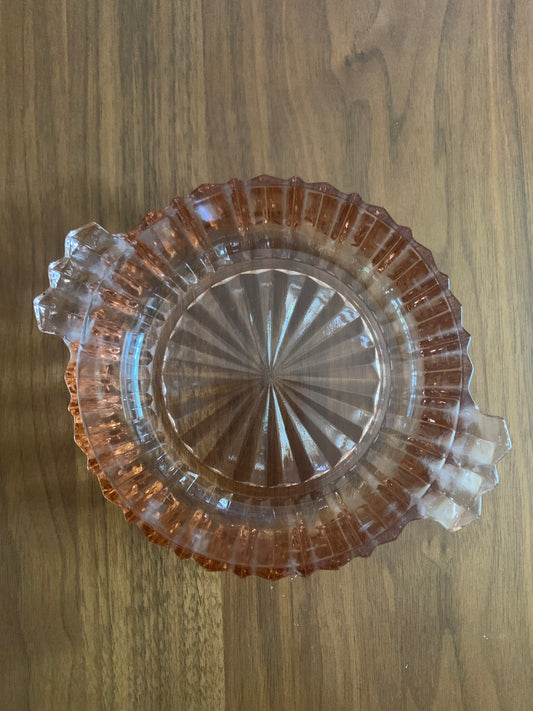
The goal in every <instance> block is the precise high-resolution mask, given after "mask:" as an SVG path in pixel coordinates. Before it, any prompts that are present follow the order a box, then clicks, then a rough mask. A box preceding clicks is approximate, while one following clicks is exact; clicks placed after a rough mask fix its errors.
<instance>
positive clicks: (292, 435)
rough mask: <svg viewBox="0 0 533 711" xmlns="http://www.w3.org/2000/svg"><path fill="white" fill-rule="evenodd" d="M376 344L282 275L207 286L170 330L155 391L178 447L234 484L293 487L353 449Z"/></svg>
mask: <svg viewBox="0 0 533 711" xmlns="http://www.w3.org/2000/svg"><path fill="white" fill-rule="evenodd" d="M379 389H380V370H379V365H378V356H377V352H376V347H375V343H374V340H373V335H372V333H371V331H370V330H369V327H368V325H367V323H366V322H365V320H364V319H363V318H362V317H361V314H360V313H359V312H358V310H357V309H356V307H355V306H354V305H353V304H351V303H349V302H348V301H347V300H346V299H345V298H344V297H342V296H341V295H339V293H337V292H336V291H335V290H334V289H332V288H330V287H328V286H327V285H326V284H324V283H323V282H319V281H318V280H316V279H314V278H313V277H310V276H308V275H307V274H304V273H299V272H295V271H287V270H283V269H260V270H255V271H251V270H250V271H247V272H243V273H240V274H237V275H235V276H233V277H230V278H227V279H225V280H224V281H223V282H220V283H219V284H215V285H214V286H211V288H210V289H209V291H207V292H205V293H204V294H202V295H201V296H199V297H198V298H197V299H196V301H194V302H193V303H192V304H191V305H190V306H189V308H188V309H187V311H186V312H185V313H184V314H183V315H182V316H181V318H180V319H179V320H178V322H177V324H176V326H175V328H174V331H173V333H172V335H171V337H170V339H169V341H168V345H167V350H166V353H165V357H164V363H163V392H164V395H165V401H166V407H167V409H168V414H169V416H170V419H171V421H172V423H173V425H174V427H175V429H176V433H177V435H178V437H179V438H181V440H182V441H183V443H184V444H185V445H186V446H187V448H188V449H189V450H191V451H192V452H193V453H194V454H195V456H196V457H198V459H199V460H200V461H202V462H203V463H204V464H205V465H207V466H209V467H211V468H213V469H215V470H217V471H218V472H219V473H220V474H222V475H223V476H225V477H229V478H230V479H233V480H234V481H237V482H241V483H245V484H254V485H258V486H278V485H289V484H296V483H300V482H302V481H306V480H307V479H310V478H312V477H315V476H318V475H320V474H322V473H324V472H326V471H328V470H330V469H331V468H332V467H334V466H335V465H336V464H337V463H338V462H339V461H340V460H341V459H342V458H343V457H345V456H346V455H347V454H348V453H350V452H351V451H353V450H354V448H357V446H358V444H359V443H360V442H361V439H362V437H363V436H364V433H365V432H366V430H367V429H368V428H369V426H370V424H371V422H372V420H373V418H374V415H375V412H376V407H377V397H378V393H379Z"/></svg>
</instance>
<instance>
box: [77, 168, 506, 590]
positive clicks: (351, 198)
mask: <svg viewBox="0 0 533 711" xmlns="http://www.w3.org/2000/svg"><path fill="white" fill-rule="evenodd" d="M271 185H274V186H276V187H279V186H281V185H284V186H290V187H301V188H303V189H308V190H309V189H312V190H316V191H319V192H323V193H324V194H327V195H331V196H333V197H335V198H337V199H341V200H344V201H346V202H348V203H353V204H355V205H357V207H358V208H360V209H361V210H363V211H365V212H367V213H368V214H370V215H372V216H374V217H375V218H377V219H379V220H380V221H381V222H383V223H384V224H385V225H386V226H388V227H389V228H390V229H392V230H395V231H397V232H398V233H399V234H400V235H402V236H403V237H404V238H405V239H406V240H407V241H408V242H409V243H410V244H411V245H412V247H413V248H414V250H415V251H416V252H417V253H418V255H419V257H420V258H421V259H422V260H423V261H424V262H425V263H426V264H427V266H428V267H429V268H430V269H431V271H432V272H433V274H434V276H435V278H436V279H437V281H438V282H439V284H440V286H441V288H442V290H443V294H444V296H445V298H446V300H447V301H448V304H449V308H450V312H451V314H452V316H453V318H454V320H455V324H456V328H457V333H458V335H459V339H460V342H461V345H462V346H463V347H464V356H463V377H464V381H465V386H464V387H463V390H462V395H461V403H460V409H461V410H462V409H463V408H465V407H472V408H476V405H475V402H474V400H473V398H472V396H471V394H470V391H469V388H470V382H471V378H472V374H473V364H472V361H471V359H470V355H469V353H468V348H469V345H470V339H471V337H470V334H469V333H468V332H467V331H466V330H465V329H464V328H463V326H462V306H461V304H460V302H459V301H458V300H457V298H456V297H455V296H454V295H453V294H452V293H451V291H450V285H449V278H448V276H447V275H446V274H444V273H443V272H441V271H439V270H438V268H437V266H436V264H435V260H434V257H433V255H432V253H431V251H430V250H429V249H428V248H427V247H424V246H423V245H422V244H420V243H419V242H418V241H417V240H416V239H415V238H414V237H413V234H412V231H411V229H410V228H409V227H406V226H402V225H398V224H397V223H396V222H395V221H394V220H393V219H392V217H391V216H390V214H389V213H388V212H387V210H385V209H384V208H382V207H378V206H375V205H371V204H369V203H367V202H366V201H364V200H363V199H362V198H361V196H360V195H359V194H358V193H344V192H342V191H340V190H337V189H336V188H334V187H333V186H332V185H331V184H329V183H326V182H318V183H308V182H306V181H303V180H302V179H300V178H298V177H292V178H290V179H288V180H283V179H279V178H275V177H273V176H270V175H259V176H256V177H254V178H251V179H249V180H238V179H235V178H234V179H232V180H230V181H228V182H226V183H203V184H201V185H199V186H198V187H197V188H196V189H195V190H193V191H192V192H191V193H189V195H187V196H185V197H176V198H174V199H173V200H172V201H171V203H170V205H173V206H180V207H181V206H183V207H187V203H188V201H190V200H195V199H199V198H205V197H209V196H211V195H213V194H214V193H217V192H219V191H220V190H224V189H235V188H244V187H245V186H248V187H256V186H262V187H268V186H271ZM165 209H166V208H163V209H161V210H156V211H151V212H148V213H147V214H146V215H145V216H144V217H143V219H142V220H141V222H140V223H139V225H138V227H137V228H136V229H135V230H132V231H130V232H128V233H127V234H126V235H124V236H125V237H126V239H127V240H128V241H129V242H130V243H131V241H132V240H134V239H135V237H136V235H138V234H139V233H140V232H142V231H143V230H145V229H147V228H148V227H150V226H151V225H153V224H154V223H155V222H157V221H158V220H159V219H161V218H162V217H164V216H165ZM67 345H68V347H69V349H70V355H71V357H70V361H69V364H68V366H67V369H66V372H65V380H66V383H67V387H68V389H69V391H70V394H71V400H70V404H69V408H68V409H69V411H70V412H71V414H72V416H73V418H74V439H75V442H76V443H77V445H78V446H79V448H80V449H81V450H82V452H84V454H85V455H86V456H87V466H88V469H89V471H91V472H93V473H94V474H95V475H96V476H97V478H98V480H99V482H100V486H101V489H102V493H103V495H104V497H105V498H106V499H108V500H109V501H111V502H112V503H114V504H115V505H117V506H119V508H121V510H122V511H123V513H124V516H125V518H126V520H127V521H129V522H130V523H134V524H135V525H136V526H137V527H138V528H140V530H141V531H142V532H143V533H144V535H145V536H146V537H147V538H148V540H149V541H150V542H151V543H154V544H156V545H159V546H162V547H166V548H168V547H170V548H172V549H173V550H174V552H175V553H176V555H177V556H178V557H179V558H182V559H183V558H192V559H193V560H194V561H196V562H197V563H199V564H200V565H201V566H202V567H204V568H205V569H206V570H208V571H224V570H231V571H233V572H234V573H235V574H236V575H237V576H239V577H246V576H248V575H257V576H258V577H262V578H266V579H268V580H277V579H280V578H283V577H286V576H287V575H291V574H298V575H302V576H306V575H309V574H311V573H312V572H314V571H315V570H336V569H338V568H339V567H341V566H343V565H345V564H346V563H348V562H349V561H350V560H351V559H352V558H354V557H361V556H362V557H368V556H369V555H370V554H371V553H372V551H373V550H374V549H375V548H376V546H378V545H381V544H383V543H386V542H391V541H393V540H395V539H396V538H397V537H398V536H399V534H400V533H401V531H402V530H403V528H404V527H405V525H406V524H407V523H409V522H410V521H412V520H415V519H417V518H421V517H422V516H421V514H420V511H419V508H418V505H416V504H415V505H413V506H411V507H410V508H409V509H408V510H407V512H406V513H405V514H404V516H403V517H401V518H400V519H399V520H398V522H397V524H396V525H394V526H393V527H391V528H389V529H387V530H386V531H385V532H384V534H382V536H381V537H378V538H377V539H374V540H370V541H369V542H368V544H366V545H365V546H362V547H359V548H357V549H354V550H352V551H349V552H347V553H346V554H343V555H342V556H337V557H332V558H328V559H323V560H320V561H316V562H310V563H309V564H308V565H302V566H299V567H297V568H292V567H291V568H289V567H284V568H281V567H280V568H256V567H254V568H251V567H247V566H242V565H235V564H231V563H226V562H222V561H218V560H214V559H210V558H206V557H205V556H202V555H200V554H198V553H194V552H193V551H191V550H189V549H186V548H183V547H181V546H175V545H173V544H172V543H171V542H170V541H169V540H167V539H165V538H164V537H163V536H162V535H161V534H160V533H159V532H157V531H156V530H155V529H154V528H152V527H151V526H150V525H148V524H147V523H145V522H143V521H142V520H141V519H140V518H139V517H138V516H137V515H136V514H135V513H133V512H132V511H131V510H130V509H129V508H128V507H126V506H124V505H123V503H122V502H121V500H120V498H119V496H118V494H117V493H116V491H115V490H114V488H113V487H112V485H111V484H110V482H109V481H108V479H107V478H106V476H105V474H104V472H103V471H102V469H101V468H100V466H99V464H98V462H97V461H96V459H95V457H94V455H93V452H92V448H91V445H90V443H89V439H88V437H87V434H86V432H85V429H84V426H83V423H82V418H81V414H80V410H79V406H78V399H77V386H76V366H77V352H78V343H77V342H75V343H70V344H67ZM498 419H500V418H498ZM502 422H503V420H502ZM504 425H505V423H504ZM454 438H455V435H454ZM507 449H510V443H509V442H508V447H507ZM504 454H505V452H504ZM502 456H503V454H502ZM491 488H492V487H491ZM435 489H437V490H438V487H437V485H436V484H435V483H434V484H432V485H431V487H430V488H429V489H428V492H432V491H435Z"/></svg>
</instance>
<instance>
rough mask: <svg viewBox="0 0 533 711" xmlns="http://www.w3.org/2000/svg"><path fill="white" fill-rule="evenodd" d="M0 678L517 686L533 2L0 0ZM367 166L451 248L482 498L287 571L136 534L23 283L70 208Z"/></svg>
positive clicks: (532, 686) (431, 694) (30, 696)
mask: <svg viewBox="0 0 533 711" xmlns="http://www.w3.org/2000/svg"><path fill="white" fill-rule="evenodd" d="M0 10H1V16H0V37H1V43H0V185H1V188H2V189H1V195H0V199H1V215H2V223H3V224H2V230H1V233H0V240H1V241H2V257H1V266H0V269H1V279H0V294H1V297H0V309H1V312H0V329H1V339H0V364H1V368H2V376H1V378H0V388H1V394H0V403H1V408H2V415H3V416H2V427H1V429H0V438H1V442H0V445H1V446H0V467H1V476H0V489H1V496H0V507H1V511H0V529H1V530H0V541H1V545H0V550H1V555H2V558H1V567H0V571H1V572H0V576H1V577H0V581H1V607H0V670H1V671H0V677H1V678H0V688H1V689H2V692H1V694H2V700H1V702H0V707H2V708H5V709H7V710H9V711H11V710H13V711H19V710H22V709H30V710H31V711H34V710H38V711H41V710H46V709H52V710H53V711H57V710H58V709H87V711H92V710H93V709H94V710H101V709H117V710H120V711H122V709H134V708H135V709H143V710H144V709H146V710H149V709H190V710H194V709H209V710H210V711H217V710H218V709H226V710H227V711H234V710H237V709H238V710H239V711H241V710H243V711H247V710H248V709H253V710H254V711H262V710H265V711H266V710H274V711H277V709H290V710H291V711H319V710H323V709H325V710H327V711H344V710H345V709H346V710H348V709H349V710H352V709H363V710H365V711H366V710H368V709H380V710H384V709H390V710H391V711H398V710H399V709H402V710H404V709H405V710H406V711H411V710H414V709H421V710H423V711H426V710H428V709H431V711H441V710H443V711H444V710H446V711H450V710H452V711H453V710H455V709H457V710H459V709H465V710H468V711H470V710H477V709H479V710H480V711H481V710H483V711H493V710H512V711H520V710H522V709H523V710H528V709H530V708H531V696H532V693H533V563H532V560H533V546H532V523H531V521H532V514H533V505H532V504H533V496H532V493H531V483H530V468H531V461H532V460H533V452H532V444H531V443H532V437H531V431H532V426H533V422H532V418H531V413H532V408H531V402H533V385H532V378H531V373H532V367H533V353H532V344H533V321H532V318H531V305H532V297H533V287H532V286H531V284H532V281H531V272H532V259H531V250H532V240H531V224H532V207H531V206H532V205H533V194H532V193H533V183H532V174H533V139H532V137H533V121H532V118H531V116H532V111H531V97H532V96H533V86H532V84H533V78H532V77H533V72H532V71H531V68H532V66H533V43H532V35H531V31H530V28H531V27H532V26H533V9H532V5H531V3H530V2H528V1H527V0H515V1H512V0H502V1H501V2H497V1H496V0H485V1H482V0H461V1H459V0H457V1H455V0H453V1H452V0H450V1H449V2H444V1H441V0H436V1H434V2H430V1H429V0H428V1H426V2H420V1H419V0H398V1H397V2H389V1H383V2H376V1H374V2H362V1H360V2H353V1H347V2H343V3H340V2H336V1H334V0H330V1H329V2H325V1H323V0H305V1H304V0H290V1H287V2H282V1H281V0H269V2H267V3H266V2H260V1H259V0H241V1H238V0H204V2H199V1H197V0H192V1H191V2H188V1H185V0H180V1H179V2H174V1H172V0H150V2H149V1H148V0H138V1H137V2H135V3H131V2H125V1H124V0H114V1H112V0H94V2H90V3H87V2H83V1H82V0H68V2H67V0H48V2H46V3H42V2H37V0H27V2H25V3H18V2H10V1H9V0H0ZM261 172H269V173H272V174H274V175H281V176H289V175H291V174H295V173H296V174H300V175H301V176H302V177H303V178H305V179H306V180H327V181H329V182H331V183H332V184H334V185H335V186H336V187H338V188H340V189H342V190H346V191H353V190H358V191H359V192H361V194H362V195H363V197H364V198H365V199H367V200H369V201H371V202H373V203H375V204H379V205H384V206H385V207H387V209H388V210H389V211H390V212H391V214H392V216H393V217H394V218H395V219H396V220H397V221H399V222H400V223H403V224H408V225H410V226H411V227H412V228H413V230H414V233H415V236H416V237H417V239H419V240H420V241H421V242H423V243H424V244H426V245H427V246H428V247H430V248H431V249H432V250H433V252H434V254H435V258H436V260H437V263H438V265H439V267H441V268H442V269H443V270H444V271H446V272H447V273H449V274H450V276H451V280H452V288H453V291H454V293H455V294H456V295H457V296H458V298H459V299H460V300H461V301H462V303H463V305H464V313H465V315H464V322H465V326H466V328H467V329H468V330H469V331H470V332H471V333H472V336H473V344H472V346H471V355H472V357H473V360H474V363H475V366H476V371H475V374H474V378H473V382H472V391H473V394H474V396H475V397H476V399H477V401H478V402H479V404H480V407H481V408H482V409H483V410H486V411H489V412H491V413H496V414H502V415H504V416H505V417H506V418H507V421H508V424H509V428H510V432H511V436H512V439H513V443H514V451H513V453H512V454H511V456H510V457H508V458H507V459H506V460H505V461H504V462H503V463H502V464H501V466H500V475H501V485H500V487H499V488H498V490H497V491H496V492H494V493H492V494H490V495H489V496H487V497H486V500H485V501H484V513H483V516H482V518H481V520H480V521H479V522H476V523H474V524H472V525H471V526H469V527H468V528H467V529H465V530H464V531H462V532H460V533H458V534H456V535H452V534H449V533H446V532H445V531H444V530H442V529H440V528H439V527H438V526H437V525H436V524H431V523H429V522H417V523H414V524H411V525H410V526H408V527H407V529H406V531H405V532H404V533H403V534H402V535H401V537H400V539H399V540H398V541H397V542H395V543H393V544H390V545H386V546H382V547H381V548H380V549H378V550H377V551H376V552H375V553H374V554H373V555H372V557H371V558H370V559H369V560H356V561H354V562H352V563H351V564H349V565H348V566H346V567H345V568H343V569H342V570H340V571H338V572H335V573H318V574H315V575H314V576H312V577H311V578H310V579H307V580H303V579H294V580H290V579H289V580H284V581H281V582H280V583H277V584H274V585H272V584H270V583H268V582H265V581H261V580H256V579H248V580H244V581H241V580H238V579H237V578H235V577H232V576H230V575H218V574H212V573H207V572H205V571H204V570H202V569H201V568H200V567H199V566H196V565H194V564H192V563H189V562H180V561H178V560H177V559H175V558H174V557H173V556H172V555H170V554H169V553H168V552H167V551H165V550H162V549H158V548H156V547H155V546H150V545H149V544H148V543H147V542H146V541H145V540H144V538H143V536H142V535H141V534H140V533H139V532H138V531H137V530H136V529H134V528H132V527H130V526H128V525H127V524H126V523H125V521H124V520H123V518H122V516H121V514H120V512H119V511H118V510H117V509H116V508H115V507H113V506H111V505H110V504H108V503H107V502H105V500H104V499H103V498H102V497H101V495H100V493H99V489H98V485H97V482H96V480H95V479H93V478H91V477H90V476H89V474H88V473H87V472H86V470H85V463H84V461H83V456H82V455H81V454H80V453H79V452H78V451H77V449H76V447H75V445H74V443H73V442H72V424H71V419H70V415H69V414H68V413H67V410H66V405H67V391H66V388H65V387H64V386H63V384H62V372H63V369H64V366H65V364H66V350H65V349H64V347H62V345H61V344H60V343H59V342H58V341H57V340H56V339H52V338H48V337H45V336H43V335H41V334H40V333H39V332H38V331H37V329H36V326H35V323H34V320H33V315H32V310H31V299H32V297H33V296H34V295H36V294H37V293H39V292H40V291H42V290H43V288H44V287H45V285H46V267H47V264H48V262H50V261H51V260H53V259H56V258H57V257H59V256H60V255H61V253H62V241H63V238H64V235H65V234H66V232H67V231H68V230H69V229H70V228H72V227H77V226H79V225H82V224H84V223H86V222H88V221H89V220H93V219H94V220H97V221H99V222H100V223H101V224H103V225H104V226H105V227H106V228H107V229H110V230H116V231H118V230H120V231H122V230H125V229H130V228H132V227H133V226H135V224H136V223H137V221H138V219H139V218H140V217H141V216H142V215H143V214H144V213H145V212H147V211H148V210H149V209H153V208H157V207H160V206H161V205H164V204H166V203H167V202H168V200H169V198H170V197H172V196H173V195H175V194H181V193H185V192H188V191H189V190H190V189H192V188H194V187H195V186H196V185H197V184H198V183H200V182H204V181H222V180H226V179H228V178H230V177H232V176H239V177H251V176H252V175H253V174H256V173H261Z"/></svg>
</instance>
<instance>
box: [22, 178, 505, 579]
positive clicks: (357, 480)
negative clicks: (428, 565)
mask: <svg viewBox="0 0 533 711" xmlns="http://www.w3.org/2000/svg"><path fill="white" fill-rule="evenodd" d="M49 275H50V288H49V289H48V290H47V291H45V292H44V294H42V295H41V296H39V297H38V298H37V299H36V300H35V312H36V315H37V320H38V324H39V328H40V329H41V330H42V331H44V332H47V333H53V334H56V335H58V336H60V337H61V338H63V340H64V341H65V342H66V344H67V345H68V347H69V349H70V352H71V360H70V363H69V365H68V368H67V372H66V380H67V384H68V387H69V389H70V392H71V403H70V411H71V412H72V414H73V416H74V421H75V439H76V442H77V443H78V445H79V446H80V447H81V449H82V450H83V451H84V452H85V453H86V454H87V457H88V462H89V469H90V470H91V471H93V472H94V473H95V474H96V475H97V476H98V478H99V480H100V483H101V486H102V490H103V493H104V495H105V496H106V497H107V498H108V499H109V500H111V501H113V502H114V503H116V504H118V505H119V506H120V507H121V508H122V509H123V511H124V513H125V515H126V518H127V519H128V520H129V521H132V522H135V523H136V524H137V525H138V526H139V527H140V528H141V529H142V531H143V532H144V533H145V534H146V535H147V537H148V538H149V539H150V540H151V541H153V542H154V543H157V544H159V545H162V546H168V547H170V548H172V549H173V550H174V551H175V552H176V553H177V555H178V556H180V557H182V558H189V557H192V558H194V560H196V561H197V562H198V563H200V564H201V565H203V566H204V567H205V568H207V569H209V570H233V571H234V572H235V573H237V574H238V575H241V576H245V575H250V574H255V575H259V576H262V577H266V578H269V579H275V578H280V577H283V576H285V575H288V574H296V573H297V574H301V575H307V574H309V573H311V572H313V571H314V570H318V569H334V568H338V567H339V566H341V565H343V564H344V563H346V562H347V561H349V560H350V559H351V558H353V557H354V556H368V555H369V554H370V553H371V552H372V550H373V549H374V548H375V546H376V545H379V544H380V543H384V542H386V541H390V540H392V539H394V538H396V537H397V536H398V534H399V533H400V531H401V530H402V528H403V527H404V525H405V524H406V523H407V522H409V521H411V520H412V519H415V518H432V519H434V520H436V521H438V522H439V523H441V524H442V525H443V526H445V527H446V528H448V529H450V530H455V529H458V528H461V527H462V526H464V525H465V524H467V523H469V522H470V521H472V520H473V519H476V518H477V517H478V516H479V513H480V501H481V495H482V494H484V493H485V492H486V491H488V490H489V489H492V488H493V487H494V486H495V485H496V483H497V474H496V467H495V465H496V462H497V461H498V460H499V459H500V458H501V457H502V456H503V455H504V454H505V453H506V452H507V451H508V450H509V448H510V442H509V437H508V433H507V429H506V426H505V422H504V421H503V420H502V419H500V418H497V417H489V416H487V415H483V414H481V413H480V412H479V410H478V409H477V406H476V405H475V403H474V402H473V400H472V397H471V396H470V393H469V390H468V386H469V380H470V377H471V373H472V365H471V362H470V359H469V357H468V353H467V346H468V342H469V336H468V334H467V333H466V331H465V330H464V329H463V328H462V325H461V307H460V305H459V303H458V301H457V300H456V299H455V297H454V296H452V294H451V293H450V290H449V286H448V278H447V277H446V276H445V275H443V274H442V273H441V272H439V271H438V270H437V268H436V266H435V263H434V261H433V257H432V256H431V253H430V252H429V251H428V250H427V249H426V248H424V247H422V246H421V245H420V244H418V243H417V242H416V241H415V240H414V239H413V237H412V235H411V232H410V230H409V229H407V228H406V227H399V226H398V225H396V224H395V223H394V222H393V220H392V219H391V218H390V216H389V215H388V214H387V213H386V212H385V210H383V209H381V208H377V207H373V206H371V205H368V204H366V203H365V202H363V200H362V199H361V198H360V197H359V196H358V195H347V194H345V193H341V192H339V191H338V190H335V189H334V188H333V187H331V186H330V185H328V184H326V183H313V184H310V183H305V182H303V181H302V180H300V179H298V178H292V179H290V180H280V179H277V178H272V177H270V176H260V177H257V178H254V179H252V180H248V181H239V180H232V181H230V182H229V183H226V184H216V185H202V186H200V187H199V188H198V189H197V190H195V191H194V192H193V193H191V194H190V195H189V196H187V197H185V198H176V199H174V200H173V201H172V202H171V204H170V205H169V206H168V207H166V208H164V209H163V210H160V211H158V212H153V213H149V214H148V215H147V216H146V217H145V218H144V220H143V221H142V222H141V224H140V226H139V227H138V228H137V229H136V230H134V231H133V232H130V233H128V234H116V235H113V234H109V233H108V232H106V231H105V230H104V229H103V228H102V227H100V226H99V225H96V224H94V223H93V224H90V225H86V226H85V227H82V228H80V229H78V230H74V231H73V232H70V233H69V234H68V235H67V238H66V242H65V256H64V258H62V259H60V260H59V261H57V262H54V263H52V264H51V265H50V269H49Z"/></svg>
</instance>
